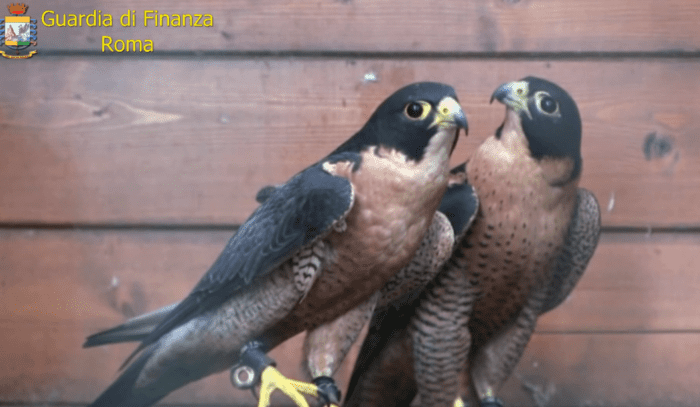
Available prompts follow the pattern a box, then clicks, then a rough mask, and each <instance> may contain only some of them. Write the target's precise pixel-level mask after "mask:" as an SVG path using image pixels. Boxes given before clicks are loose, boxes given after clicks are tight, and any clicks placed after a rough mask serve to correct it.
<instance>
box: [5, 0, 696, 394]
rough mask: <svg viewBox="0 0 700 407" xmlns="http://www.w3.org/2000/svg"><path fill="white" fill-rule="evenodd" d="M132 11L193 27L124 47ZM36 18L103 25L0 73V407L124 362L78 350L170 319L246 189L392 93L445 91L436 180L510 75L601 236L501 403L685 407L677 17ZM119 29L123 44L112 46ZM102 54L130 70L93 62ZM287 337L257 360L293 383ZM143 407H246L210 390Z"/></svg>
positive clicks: (327, 1) (686, 105) (657, 13)
mask: <svg viewBox="0 0 700 407" xmlns="http://www.w3.org/2000/svg"><path fill="white" fill-rule="evenodd" d="M3 9H4V8H3ZM146 9H152V10H158V12H159V13H161V14H162V13H169V14H186V13H192V14H194V13H209V14H211V15H212V16H213V18H214V27H191V28H183V27H153V26H149V27H143V26H142V23H143V18H142V17H143V15H142V13H143V11H144V10H146ZM46 10H53V11H55V12H56V13H58V14H65V13H72V14H79V13H83V14H88V13H91V12H92V11H93V10H100V11H101V14H103V15H105V14H111V15H112V16H113V17H114V18H115V20H114V21H113V23H116V26H113V27H87V26H83V27H45V26H44V25H43V23H42V22H41V21H40V22H39V27H38V46H37V49H38V51H39V53H38V54H37V55H35V56H34V57H33V58H31V59H29V60H24V61H10V60H6V59H4V58H0V325H1V326H0V332H2V334H0V346H2V352H0V366H1V367H3V372H2V373H0V404H2V405H12V406H25V405H27V406H29V405H31V406H38V405H55V406H57V405H66V404H68V405H84V404H85V403H89V402H90V401H92V400H93V399H94V398H95V397H96V396H97V395H98V394H99V393H100V392H101V391H102V390H103V389H104V388H105V387H106V386H107V385H108V384H109V383H110V382H111V381H112V380H114V379H115V378H116V377H117V369H118V367H119V365H121V363H122V362H123V359H124V358H125V357H126V356H127V355H128V354H129V353H130V352H131V351H132V350H133V345H119V346H111V347H104V348H98V349H89V350H86V349H82V348H81V344H82V342H83V340H84V338H85V337H86V336H87V335H89V334H91V333H94V332H96V331H98V330H100V329H104V328H107V327H110V326H112V325H114V324H118V323H121V322H123V321H124V320H125V319H126V318H129V317H131V316H134V315H137V314H140V313H142V312H145V311H149V310H152V309H155V308H158V307H160V306H163V305H166V304H169V303H171V302H174V301H177V300H180V299H181V298H182V297H183V296H184V295H186V294H187V293H188V292H189V290H190V289H191V287H192V286H193V285H194V284H195V283H196V281H197V280H198V279H199V277H200V276H201V275H202V274H203V273H204V271H205V270H206V269H207V267H208V266H209V265H210V264H211V262H212V261H213V260H214V258H215V257H216V255H217V254H218V253H219V251H220V250H221V248H222V247H223V245H224V244H225V242H226V240H227V239H228V238H229V237H230V235H231V234H232V233H233V231H234V230H235V226H236V225H238V224H240V223H241V222H242V221H243V220H245V218H246V217H247V216H248V215H249V214H250V212H251V211H252V210H253V208H254V207H255V205H256V204H255V202H254V199H253V198H254V196H255V193H256V191H257V190H258V188H260V187H262V186H264V185H267V184H271V183H277V182H282V181H284V180H286V179H287V178H288V177H289V176H290V175H292V174H293V173H295V172H296V171H299V170H300V169H302V168H304V167H305V166H306V165H308V164H310V163H311V162H313V161H315V160H317V159H319V158H321V157H322V156H324V155H325V154H327V153H328V152H329V151H330V150H331V149H333V148H334V147H336V146H337V145H338V144H339V143H340V142H342V141H343V140H344V139H346V138H347V137H349V136H350V135H351V134H352V133H353V132H354V131H356V130H357V129H358V128H359V127H360V126H361V125H362V124H363V123H364V121H365V120H366V118H367V117H368V115H369V114H370V113H371V112H372V110H373V109H374V108H375V107H376V106H377V104H378V103H379V102H380V101H381V100H382V99H383V98H385V97H386V96H387V95H389V94H390V93H391V92H393V91H394V90H396V89H397V88H398V87H399V86H402V85H404V84H407V83H409V82H413V81H419V80H437V81H443V82H447V83H450V84H452V85H454V86H455V88H456V89H457V92H458V94H459V97H460V101H461V103H462V104H463V106H464V109H465V111H466V113H467V115H468V118H469V124H470V134H469V136H468V137H467V138H463V139H461V140H460V143H459V145H458V148H457V150H456V151H455V154H454V160H453V161H454V163H459V162H461V161H463V160H465V159H466V158H467V157H468V156H469V154H470V152H471V151H473V149H474V148H475V147H476V146H477V145H478V144H479V143H480V142H481V141H483V140H484V138H485V137H487V136H489V135H490V134H492V132H493V130H494V129H495V128H496V127H497V126H498V125H499V124H500V122H501V121H502V119H503V106H502V105H500V104H498V103H494V104H493V105H489V104H488V100H489V97H490V95H491V92H493V90H494V89H495V88H496V87H497V86H498V85H500V84H501V83H503V82H505V81H510V80H514V79H519V78H521V77H523V76H526V75H530V74H532V75H537V76H542V77H545V78H548V79H551V80H554V81H555V82H557V83H559V84H561V85H562V86H563V87H564V88H566V89H567V90H569V91H570V93H571V94H572V96H573V97H574V99H575V100H576V101H577V102H578V105H579V108H580V111H581V114H582V118H583V125H584V139H583V156H584V172H583V178H582V181H581V185H582V186H584V187H586V188H589V189H591V190H592V191H593V192H594V193H595V194H596V196H597V197H598V200H599V201H600V203H601V206H602V208H603V223H604V226H605V227H606V228H607V229H606V230H607V232H606V233H605V234H604V235H603V238H602V240H601V245H600V247H599V248H598V251H597V252H596V254H595V256H594V258H593V260H592V262H591V265H590V267H589V269H588V271H587V272H586V274H585V275H584V277H583V278H582V280H581V282H580V283H579V285H578V286H577V288H576V289H575V290H574V292H573V294H572V296H571V297H570V298H569V299H568V300H567V301H566V302H565V303H564V304H562V305H561V306H560V307H559V308H558V309H556V310H554V311H552V312H551V313H549V314H547V315H545V316H543V317H542V318H541V320H540V323H539V325H538V329H537V333H536V334H535V336H534V338H533V340H532V343H531V344H530V346H529V347H528V350H527V351H526V354H525V357H524V358H523V360H522V361H521V363H520V364H519V365H518V367H517V369H516V373H515V374H514V376H513V377H512V378H511V379H510V380H509V381H508V383H507V384H506V386H505V388H504V391H503V393H502V394H501V396H502V397H503V398H504V400H505V401H506V402H507V405H508V406H528V407H529V406H537V407H541V406H565V407H568V406H696V405H698V404H700V390H698V389H700V386H698V384H699V383H700V370H699V368H698V366H700V364H698V363H697V361H698V359H699V358H700V354H698V349H700V346H699V345H700V339H699V338H700V319H699V318H698V316H697V315H698V313H697V312H696V310H697V309H698V307H699V306H700V302H698V300H697V294H696V293H697V292H698V290H699V289H700V286H699V285H700V280H699V279H698V278H697V274H698V273H697V270H698V265H700V254H698V253H699V252H698V250H697V248H698V247H699V245H700V232H699V231H700V209H699V208H700V206H699V205H698V202H700V158H698V157H700V142H698V140H699V138H698V137H697V135H698V134H700V119H698V112H699V111H700V101H699V100H700V99H699V98H698V95H699V94H700V53H698V50H699V49H700V25H699V24H698V21H700V3H698V2H697V1H691V0H671V1H667V2H659V1H652V0H640V1H636V2H628V1H624V0H585V1H578V2H571V1H566V0H548V1H544V0H473V1H457V0H453V1H447V2H440V3H435V2H427V1H420V0H408V1H404V2H392V1H388V0H382V1H364V0H349V1H345V0H319V1H314V2H295V1H281V0H280V1H239V0H236V1H227V2H222V1H210V0H205V1H199V2H196V3H195V2H191V1H189V2H185V1H162V0H157V1H152V2H148V3H147V4H146V3H143V2H136V1H134V0H128V1H125V0H120V1H111V2H106V1H89V2H88V1H84V2H71V1H66V0H59V1H52V2H49V1H44V0H41V1H39V0H37V1H33V2H31V3H29V10H28V13H27V14H29V15H31V17H32V18H35V19H39V20H40V19H41V15H42V13H43V12H44V11H46ZM127 10H135V11H136V14H137V16H138V17H139V23H138V24H137V26H136V27H129V28H123V27H120V26H119V22H118V20H116V19H118V18H119V16H120V15H121V14H123V13H125V12H126V11H127ZM2 15H3V14H2V13H0V18H1V16H2ZM104 35H108V36H111V37H112V38H113V39H114V40H116V39H122V40H126V39H142V40H146V39H150V40H152V41H153V44H154V45H153V46H154V52H153V53H112V54H110V53H102V52H101V51H100V42H101V38H102V36H104ZM5 50H6V49H5ZM301 339H302V338H301V337H296V338H294V339H293V340H290V341H288V342H287V343H285V344H283V345H282V346H280V347H279V348H277V349H275V350H274V351H273V352H272V356H273V357H275V358H276V359H277V361H278V362H279V363H278V365H279V367H280V369H281V370H282V371H283V372H284V373H285V374H288V375H290V376H292V377H297V378H299V377H300V374H299V372H300V371H299V364H300V349H301ZM353 358H354V354H352V355H351V356H350V357H349V360H348V361H347V362H346V364H345V366H344V368H343V370H342V371H341V372H340V374H339V375H338V381H339V382H340V383H341V385H342V384H344V383H345V382H346V381H347V378H348V376H349V373H350V369H351V366H352V362H353ZM164 402H165V403H172V404H177V405H193V406H196V405H207V404H208V405H212V404H214V405H236V404H244V405H253V404H254V400H253V398H252V396H251V395H250V393H247V392H241V391H238V390H233V389H232V388H231V386H230V384H229V381H228V377H227V374H226V373H223V374H220V375H217V376H214V377H211V378H207V379H205V380H202V381H199V382H197V383H193V384H191V385H189V386H186V387H185V388H183V389H181V390H179V391H177V392H174V393H173V394H172V395H170V396H169V397H168V398H167V399H166V400H165V401H164ZM276 403H277V404H278V405H289V402H288V401H287V400H285V399H284V398H282V397H278V398H276Z"/></svg>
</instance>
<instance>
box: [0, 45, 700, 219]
mask: <svg viewBox="0 0 700 407" xmlns="http://www.w3.org/2000/svg"><path fill="white" fill-rule="evenodd" d="M699 68H700V63H699V62H697V61H692V60H691V61H687V60H663V61H660V60H652V61H639V60H620V61H549V62H547V61H544V62H536V61H504V60H499V61H491V60H450V61H436V60H411V61H398V60H326V59H274V58H273V59H259V60H258V59H256V60H207V61H184V60H178V59H166V60H157V61H141V60H124V59H121V60H105V59H94V58H93V59H90V58H62V59H50V58H45V59H41V58H36V59H35V60H32V61H31V62H29V63H28V64H24V65H22V66H21V67H20V66H19V65H12V66H10V69H9V70H6V71H3V75H2V77H0V88H1V89H3V97H2V98H1V99H0V174H3V176H2V177H0V191H2V193H0V222H6V223H22V222H27V223H43V222H45V223H96V224H104V223H106V224H112V223H115V224H118V223H136V224H139V223H145V224H153V223H154V224H163V223H164V224H168V223H172V224H196V223H205V224H217V223H226V224H236V223H240V222H242V221H243V220H244V219H245V218H246V217H247V216H248V214H249V213H250V212H251V211H252V209H253V208H254V207H255V202H254V199H253V197H254V195H255V193H256V191H257V190H258V189H259V188H260V187H262V186H264V185H267V184H270V183H279V182H283V181H284V180H286V179H288V178H289V177H290V176H291V175H292V174H294V173H295V172H297V171H299V170H301V169H303V168H304V167H305V166H307V165H309V164H310V163H312V162H314V161H316V160H318V159H320V158H321V157H323V156H324V155H325V154H327V153H328V152H329V151H331V150H332V149H333V148H335V147H336V146H337V145H338V144H340V143H341V142H342V141H344V140H345V139H346V138H347V137H349V136H350V135H351V134H353V133H354V132H355V131H356V130H358V129H359V128H360V127H361V126H362V124H363V123H364V121H365V120H366V118H367V117H368V116H369V115H370V114H371V112H372V111H373V110H374V108H375V107H376V106H377V105H378V104H379V103H380V102H381V100H383V99H384V98H385V97H386V96H388V95H389V94H390V93H392V92H393V91H394V90H396V89H397V88H398V87H400V86H402V85H405V84H407V83H410V82H414V81H420V80H437V81H443V82H446V83H451V84H454V86H455V88H456V89H457V92H458V95H459V97H460V100H461V102H462V104H463V105H464V108H465V111H466V113H467V115H468V118H469V123H470V134H469V136H468V137H467V138H466V139H465V138H462V139H461V141H460V143H459V145H458V149H457V150H456V151H455V154H454V160H453V161H454V162H455V163H457V162H461V161H463V160H465V159H466V158H467V157H468V156H469V153H470V151H472V150H473V149H474V147H475V146H476V145H477V144H478V143H480V142H481V141H482V140H484V138H485V137H486V136H488V135H490V134H492V133H493V130H494V129H495V128H496V127H497V126H498V125H499V124H500V122H501V121H502V118H503V106H502V105H500V104H498V103H495V104H493V105H489V104H488V100H489V96H490V95H491V92H492V91H493V90H494V89H495V88H496V87H497V86H498V85H500V84H501V83H503V82H505V81H509V80H514V79H519V78H521V77H523V76H526V75H528V74H534V75H538V76H542V77H546V78H549V79H552V80H554V81H556V82H558V83H560V84H561V85H562V86H563V87H564V88H566V89H567V90H569V91H570V93H571V94H572V95H573V97H574V98H575V100H576V101H577V102H578V104H579V107H580V110H581V113H582V118H583V124H584V140H583V157H584V172H583V173H584V175H583V180H582V184H581V185H582V186H585V187H587V188H590V189H592V190H593V192H594V193H595V194H596V196H597V197H598V199H599V201H600V202H601V205H602V207H603V208H604V211H603V223H604V225H608V226H635V227H647V226H649V227H666V226H677V225H681V226H691V227H692V226H697V225H698V224H700V208H699V207H698V205H696V202H698V201H700V188H697V186H698V185H699V183H700V171H699V169H700V158H699V157H700V141H698V140H699V139H698V138H697V137H696V135H697V134H699V133H700V118H698V116H697V114H696V113H697V111H698V110H699V109H700V101H698V98H697V95H698V93H700V69H699ZM366 74H371V75H373V76H374V78H376V79H374V80H367V79H366V76H365V75H366ZM27 78H32V79H31V80H29V79H27Z"/></svg>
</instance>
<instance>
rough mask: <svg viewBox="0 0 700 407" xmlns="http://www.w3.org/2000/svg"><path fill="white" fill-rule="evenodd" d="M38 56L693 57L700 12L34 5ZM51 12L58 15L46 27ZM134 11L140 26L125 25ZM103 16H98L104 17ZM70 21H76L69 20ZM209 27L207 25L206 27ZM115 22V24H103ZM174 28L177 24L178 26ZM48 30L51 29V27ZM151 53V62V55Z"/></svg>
mask: <svg viewBox="0 0 700 407" xmlns="http://www.w3.org/2000/svg"><path fill="white" fill-rule="evenodd" d="M29 6H30V8H29V10H28V14H29V15H31V16H32V18H36V19H37V20H38V22H39V27H38V41H39V45H38V49H39V52H41V51H42V50H43V51H48V52H50V53H52V52H61V51H81V52H92V53H101V46H102V37H103V36H109V37H111V38H112V39H113V40H114V41H116V40H117V39H121V40H127V39H140V40H142V41H145V40H151V41H153V51H154V53H157V52H164V51H167V52H181V51H213V52H224V53H225V52H241V51H244V52H245V51H261V50H262V51H273V52H275V51H282V52H287V51H302V52H392V53H395V52H405V53H415V52H422V53H426V52H427V53H460V52H467V53H470V52H471V53H474V52H476V53H499V52H569V53H578V52H622V53H629V52H678V51H680V52H691V53H696V52H698V50H699V49H700V26H698V24H697V21H698V19H699V18H700V4H698V3H697V2H695V1H688V0H669V1H666V2H658V1H654V0H639V1H635V2H634V3H633V4H632V3H630V2H627V1H625V0H588V1H579V2H571V1H567V0H547V1H545V0H475V1H449V2H441V3H439V5H438V4H435V3H433V2H426V1H422V0H407V1H402V2H400V3H397V2H394V1H390V0H383V1H371V0H317V1H305V2H298V1H293V0H276V1H250V0H236V1H211V0H207V1H198V2H196V3H192V2H188V1H163V0H154V1H151V2H148V3H143V2H137V1H134V0H129V1H123V0H122V1H90V2H73V1H68V0H59V1H45V0H41V1H39V0H35V1H33V2H31V3H30V4H29ZM47 10H50V11H53V13H49V14H47V15H46V17H45V18H44V19H43V20H42V15H43V14H44V12H46V11H47ZM129 10H133V11H134V12H135V14H134V15H135V16H136V24H135V26H128V27H123V26H122V25H121V23H120V18H121V16H122V15H124V14H126V13H127V12H128V11H129ZM146 10H155V11H157V12H158V14H160V15H163V14H168V15H182V14H210V15H211V16H212V18H213V26H212V27H163V26H158V27H156V26H155V25H154V20H148V26H144V22H145V21H146V20H145V17H144V12H145V11H146ZM97 11H99V13H97ZM93 12H96V15H99V16H101V17H102V18H100V21H101V22H103V20H104V18H105V16H106V15H111V16H112V20H113V21H112V24H113V25H112V26H87V21H86V20H83V25H82V26H81V27H70V26H65V27H59V26H53V27H51V26H50V25H52V24H55V23H52V22H51V20H52V19H54V20H55V19H56V17H55V16H56V15H57V16H58V20H59V23H60V24H63V21H67V20H66V17H63V16H64V15H71V14H73V15H79V14H86V15H87V14H91V13H93ZM67 19H68V20H69V19H70V17H68V18H67ZM202 22H203V20H202ZM104 24H106V23H104ZM173 24H174V23H173ZM47 25H49V26H47ZM142 55H148V54H142Z"/></svg>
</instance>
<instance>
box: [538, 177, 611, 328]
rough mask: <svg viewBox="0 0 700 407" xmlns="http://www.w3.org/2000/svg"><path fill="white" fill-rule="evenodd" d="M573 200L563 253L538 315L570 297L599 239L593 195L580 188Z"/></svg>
mask: <svg viewBox="0 0 700 407" xmlns="http://www.w3.org/2000/svg"><path fill="white" fill-rule="evenodd" d="M576 201H577V205H576V209H575V210H574V217H573V219H572V221H571V225H570V226H569V233H568V235H567V237H566V240H565V242H564V248H563V249H562V253H561V254H560V255H559V258H558V259H557V262H556V265H555V267H554V272H553V274H552V279H551V281H550V284H549V287H548V288H547V298H546V300H545V302H544V306H543V308H542V311H541V314H544V313H545V312H548V311H550V310H552V309H554V308H555V307H557V306H558V305H559V304H561V303H562V302H563V301H564V300H565V299H566V297H568V296H569V294H570V293H571V291H572V290H573V289H574V286H576V283H578V280H579V279H580V278H581V276H582V275H583V272H584V271H585V270H586V266H587V265H588V262H589V260H590V259H591V257H593V253H594V252H595V249H596V247H597V246H598V239H599V238H600V206H599V205H598V201H597V200H596V198H595V195H593V193H592V192H590V191H588V190H586V189H583V188H579V189H578V194H577V196H576Z"/></svg>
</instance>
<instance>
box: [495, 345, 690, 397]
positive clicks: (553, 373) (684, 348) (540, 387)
mask: <svg viewBox="0 0 700 407" xmlns="http://www.w3.org/2000/svg"><path fill="white" fill-rule="evenodd" d="M699 345H700V336H698V335H697V334H694V333H692V334H683V333H670V334H641V335H635V334H623V335H591V334H582V335H538V334H535V335H534V336H533V338H532V340H531V342H530V344H529V345H528V348H527V349H526V351H525V354H524V355H523V358H522V359H521V360H520V363H519V364H518V366H517V367H516V369H515V372H514V374H513V376H511V378H510V379H509V380H508V381H507V382H506V384H505V385H504V388H503V390H502V391H501V394H500V396H501V397H502V398H503V400H504V402H505V405H506V406H517V407H541V406H557V407H558V406H561V407H579V406H580V407H584V406H585V407H588V406H600V407H618V406H619V407H622V406H625V407H658V406H670V407H682V406H683V407H684V406H695V405H697V404H698V400H700V390H698V386H697V383H698V382H699V381H700V367H699V365H698V359H700V351H698V349H700V347H699Z"/></svg>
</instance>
